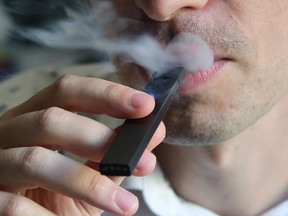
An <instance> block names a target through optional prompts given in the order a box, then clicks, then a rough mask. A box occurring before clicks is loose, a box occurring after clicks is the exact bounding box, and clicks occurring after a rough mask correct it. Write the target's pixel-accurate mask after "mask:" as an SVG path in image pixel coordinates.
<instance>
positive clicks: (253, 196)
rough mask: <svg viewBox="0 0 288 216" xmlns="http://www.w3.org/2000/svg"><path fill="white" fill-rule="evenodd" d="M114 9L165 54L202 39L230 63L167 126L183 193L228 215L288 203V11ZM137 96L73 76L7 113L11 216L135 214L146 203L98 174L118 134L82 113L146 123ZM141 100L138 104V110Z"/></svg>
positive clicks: (175, 181) (129, 3) (145, 3)
mask: <svg viewBox="0 0 288 216" xmlns="http://www.w3.org/2000/svg"><path fill="white" fill-rule="evenodd" d="M113 3H114V4H115V6H116V8H117V12H118V13H119V15H120V16H126V17H128V18H132V19H135V20H137V21H139V22H144V23H145V25H144V27H143V31H146V30H147V29H149V31H150V32H152V33H153V34H155V36H156V37H158V38H159V41H160V42H161V44H162V45H163V46H165V45H166V44H167V43H168V42H169V41H170V40H171V39H172V37H173V35H175V34H177V33H178V32H181V31H185V32H187V31H188V32H193V33H196V34H198V35H199V36H201V37H203V38H204V39H205V40H206V41H207V42H208V43H209V45H210V46H211V48H212V49H213V51H214V53H215V55H218V58H219V57H220V58H224V59H225V66H224V67H223V68H222V69H221V71H220V73H219V75H217V76H216V77H215V78H213V79H211V80H210V81H209V82H205V83H204V84H201V85H199V86H197V88H196V87H192V88H191V89H190V90H188V89H186V90H185V91H182V92H181V94H180V95H179V98H178V100H177V101H176V102H175V103H174V105H173V106H172V107H171V109H170V111H169V112H170V116H171V117H170V118H167V119H165V124H166V126H167V130H168V136H167V139H166V142H167V143H169V144H173V145H160V146H159V148H157V150H156V153H157V156H158V160H159V163H160V165H161V166H162V168H163V171H164V173H165V174H166V176H167V178H168V179H169V181H170V182H171V185H172V187H173V189H174V190H175V191H176V193H178V195H179V196H181V197H183V198H184V199H186V200H188V201H191V202H194V203H197V204H199V205H202V206H204V207H207V208H209V209H211V210H212V211H214V212H216V213H219V214H221V215H238V214H239V213H241V215H258V214H259V213H261V212H263V211H265V210H267V209H269V208H271V207H273V206H274V205H276V204H277V203H279V202H281V201H283V200H285V199H287V178H288V176H287V175H288V174H287V172H285V170H286V164H287V162H288V161H287V153H288V149H287V148H288V147H287V143H286V140H288V139H287V135H286V134H287V133H286V131H285V129H286V128H287V126H288V125H287V124H288V123H286V121H285V117H284V116H285V115H287V113H286V112H287V110H288V109H287V108H288V107H287V106H288V98H287V93H286V92H287V88H288V85H287V84H288V83H287V82H288V81H287V76H288V75H287V72H286V71H287V68H286V67H287V65H286V63H285V60H286V59H287V55H288V53H287V52H288V51H287V49H286V46H285V45H286V44H287V40H288V39H287V31H288V30H287V29H286V28H283V26H285V25H286V23H287V19H288V17H287V16H288V15H287V13H286V11H287V10H286V9H287V6H288V3H287V2H286V1H285V0H278V1H276V2H275V1H273V2H272V1H264V2H263V1H260V0H252V1H251V0H250V1H248V0H241V1H239V0H237V1H236V0H230V1H229V0H227V1H225V0H211V1H207V0H205V1H204V0H183V1H177V0H138V1H136V0H135V1H133V0H115V1H113ZM259 5H261V7H259ZM146 24H148V26H149V27H147V28H146V27H145V26H146ZM150 24H151V25H150ZM141 28H142V25H141ZM119 34H120V33H119ZM115 63H117V65H118V66H119V70H120V71H121V73H120V75H121V77H122V79H123V81H125V82H124V83H125V84H127V85H130V86H132V87H135V88H138V87H141V86H143V85H144V83H145V79H143V77H142V76H141V74H140V73H141V72H140V71H139V70H138V69H137V68H135V67H133V66H132V65H123V64H122V63H121V59H116V60H115ZM132 72H134V73H132ZM127 75H129V79H128V78H127ZM135 80H137V86H135V85H133V83H135ZM137 92H138V91H136V90H134V89H131V88H128V87H125V86H123V85H119V84H113V83H109V82H107V81H104V80H99V79H93V78H81V77H75V76H66V77H63V78H62V79H60V80H58V81H57V82H56V83H54V84H52V85H51V86H49V87H47V88H46V89H44V90H43V91H41V92H40V93H38V94H37V95H35V96H34V97H32V98H31V99H30V100H28V101H26V102H25V103H23V104H21V105H19V106H17V107H15V108H14V109H12V110H10V111H8V112H7V113H5V114H4V115H3V116H2V117H1V119H0V140H1V142H0V145H1V151H0V154H1V155H0V176H1V177H2V176H5V178H1V179H0V211H1V212H0V214H3V215H35V216H36V215H55V214H57V215H99V214H100V212H101V211H102V210H107V211H109V212H112V213H115V214H118V215H124V214H128V215H130V214H133V213H134V212H135V211H136V210H137V206H138V203H137V200H136V198H135V197H134V196H133V195H131V194H130V193H128V192H126V191H124V190H123V189H121V188H120V187H119V186H117V185H118V184H119V182H121V180H122V179H118V178H108V177H105V176H101V175H99V173H98V171H97V162H99V160H100V158H101V157H102V156H103V152H104V150H105V149H106V148H107V145H109V143H110V142H111V140H112V139H113V136H114V135H115V133H116V131H114V130H112V129H110V128H108V127H106V126H105V125H102V124H99V123H97V122H95V121H91V120H89V119H86V118H85V117H81V116H79V115H77V114H75V112H89V113H90V112H91V113H96V114H107V115H111V116H114V117H120V118H129V117H130V118H138V117H142V116H145V115H147V114H149V113H150V112H151V111H152V109H153V107H154V101H153V99H152V98H151V97H148V96H147V95H146V96H141V97H139V93H137ZM134 93H137V96H136V98H139V99H140V100H138V101H137V102H135V101H134V102H132V99H131V97H132V95H133V94H134ZM134 98H135V97H134ZM184 102H185V103H184ZM133 104H134V105H133ZM176 129H179V130H176ZM95 131H97V133H95ZM173 131H175V132H173ZM164 133H165V129H164V126H163V125H162V124H161V125H160V127H159V129H158V130H157V132H156V133H155V135H154V138H153V139H152V141H151V143H150V146H149V148H148V151H147V152H146V153H145V155H144V156H143V157H142V159H141V161H140V162H139V164H138V165H137V170H136V171H135V175H140V176H142V175H146V174H148V173H149V172H151V171H152V169H153V167H154V166H155V158H154V157H153V156H152V155H151V154H150V153H149V151H150V150H152V149H153V148H154V147H155V146H156V145H157V144H159V143H160V142H161V141H162V139H163V137H164ZM47 140H48V141H49V142H48V141H47ZM183 145H185V146H183ZM56 149H64V150H66V151H70V152H72V153H74V154H77V155H79V156H82V157H85V158H87V160H88V161H87V163H86V164H84V165H83V164H80V163H77V162H75V161H72V160H70V159H67V158H65V157H63V156H61V155H59V154H58V153H56V152H54V151H51V150H56ZM51 161H53V163H51ZM175 167H176V168H177V169H175ZM63 170H65V175H62V174H63ZM59 176H61V178H59ZM67 182H68V183H69V184H67ZM119 197H121V199H120V198H119Z"/></svg>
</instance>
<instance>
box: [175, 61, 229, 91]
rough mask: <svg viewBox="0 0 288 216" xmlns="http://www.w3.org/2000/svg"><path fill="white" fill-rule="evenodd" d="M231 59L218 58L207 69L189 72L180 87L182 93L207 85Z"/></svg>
mask: <svg viewBox="0 0 288 216" xmlns="http://www.w3.org/2000/svg"><path fill="white" fill-rule="evenodd" d="M228 61H229V59H217V58H215V61H214V63H213V65H212V66H211V67H210V68H209V69H207V70H201V71H195V72H188V73H187V74H186V77H185V79H184V81H183V83H182V85H181V87H180V90H179V93H180V94H187V93H192V92H194V91H196V90H197V89H200V88H201V87H205V86H206V85H208V84H209V83H210V82H212V81H213V80H214V79H215V78H216V77H217V76H218V75H219V74H220V71H221V69H222V68H223V67H224V66H225V65H226V64H227V63H228Z"/></svg>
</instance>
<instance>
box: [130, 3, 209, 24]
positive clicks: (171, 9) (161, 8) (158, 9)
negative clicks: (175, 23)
mask: <svg viewBox="0 0 288 216" xmlns="http://www.w3.org/2000/svg"><path fill="white" fill-rule="evenodd" d="M208 1H209V0H135V2H136V5H137V6H138V7H139V8H140V9H142V10H143V11H144V13H145V14H146V15H147V16H148V17H149V18H151V19H153V20H156V21H167V20H169V19H171V18H172V17H173V16H175V14H177V13H178V12H180V11H181V10H188V9H191V10H198V9H201V8H203V7H204V6H205V5H206V4H207V2H208Z"/></svg>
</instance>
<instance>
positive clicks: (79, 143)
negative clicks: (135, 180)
mask: <svg viewBox="0 0 288 216" xmlns="http://www.w3.org/2000/svg"><path fill="white" fill-rule="evenodd" d="M114 135H115V131H114V130H112V129H110V128H109V127H107V126H105V125H103V124H101V123H99V122H97V121H94V120H92V119H89V118H86V117H83V116H80V115H77V114H75V113H71V112H68V111H66V110H63V109H60V108H56V107H53V108H49V109H46V110H43V111H39V112H32V113H28V114H25V115H21V116H18V117H16V118H13V119H11V120H7V121H5V122H4V123H2V124H0V140H1V142H0V148H2V149H8V148H15V147H30V146H42V147H46V148H50V149H53V150H56V149H63V150H65V151H69V152H71V153H74V154H76V155H78V156H80V157H83V158H86V159H88V160H93V161H99V160H100V159H101V158H102V157H103V153H104V152H105V150H106V148H107V146H108V144H109V143H111V141H112V139H113V137H114ZM164 137H165V126H164V124H163V123H161V124H160V125H159V127H158V129H157V130H156V132H155V134H154V136H153V137H152V139H151V141H150V143H149V145H148V149H149V150H150V151H151V150H152V149H153V148H154V147H155V146H156V145H158V144H159V143H161V142H162V140H163V139H164ZM140 170H141V169H140Z"/></svg>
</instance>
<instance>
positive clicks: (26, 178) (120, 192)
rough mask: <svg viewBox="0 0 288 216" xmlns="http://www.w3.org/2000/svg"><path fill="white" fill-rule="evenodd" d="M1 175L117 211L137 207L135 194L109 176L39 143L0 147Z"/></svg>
mask: <svg viewBox="0 0 288 216" xmlns="http://www.w3.org/2000/svg"><path fill="white" fill-rule="evenodd" d="M0 176H1V177H2V176H3V177H4V178H1V179H0V183H1V185H3V183H5V182H6V183H7V182H8V183H9V184H8V186H9V185H15V184H17V185H19V184H20V183H21V182H25V183H27V182H29V183H30V184H32V185H35V186H36V185H37V186H39V187H43V188H46V189H48V190H51V191H55V192H59V193H61V194H64V195H66V196H69V197H71V198H74V199H76V200H82V201H84V202H87V203H89V204H90V205H92V206H95V207H98V208H100V209H102V210H106V211H109V212H112V213H114V214H118V215H124V214H127V215H131V214H133V213H134V212H135V211H136V210H137V208H138V200H137V198H136V197H135V196H134V195H133V194H131V193H130V192H128V191H126V190H124V189H122V188H120V187H119V186H118V185H116V184H115V183H114V182H113V181H111V180H110V179H109V178H108V177H106V176H102V175H100V174H99V173H98V172H96V171H95V170H93V169H91V168H89V167H87V166H85V165H83V164H81V163H78V162H76V161H73V160H71V159H69V158H67V157H65V156H63V155H60V154H57V153H55V152H53V151H50V150H48V149H45V148H41V147H34V148H14V149H8V150H2V151H0ZM39 215H41V214H39Z"/></svg>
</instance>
